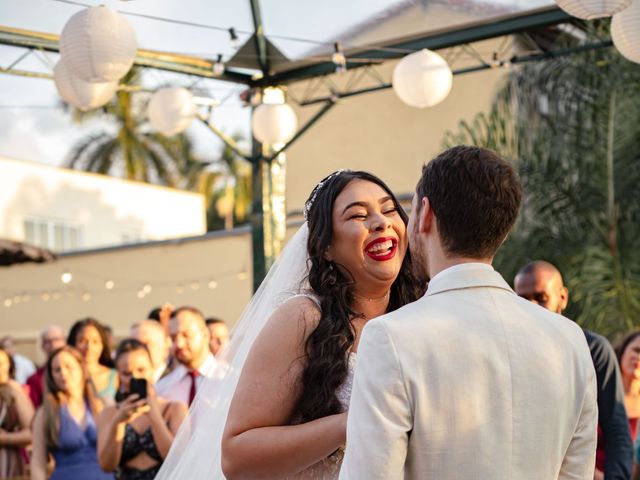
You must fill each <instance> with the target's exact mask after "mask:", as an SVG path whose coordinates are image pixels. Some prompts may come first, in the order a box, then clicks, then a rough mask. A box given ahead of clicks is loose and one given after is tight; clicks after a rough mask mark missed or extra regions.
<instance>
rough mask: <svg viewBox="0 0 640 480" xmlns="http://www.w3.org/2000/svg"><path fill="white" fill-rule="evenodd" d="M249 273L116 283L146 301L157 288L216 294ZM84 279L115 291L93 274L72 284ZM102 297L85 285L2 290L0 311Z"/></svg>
mask: <svg viewBox="0 0 640 480" xmlns="http://www.w3.org/2000/svg"><path fill="white" fill-rule="evenodd" d="M65 273H70V272H69V271H68V270H65ZM249 273H250V272H248V271H247V269H246V268H243V269H242V270H240V271H238V270H235V271H227V272H222V273H218V274H217V275H216V277H217V278H212V277H210V276H207V277H196V278H191V279H188V278H187V279H184V280H182V281H180V282H179V283H178V282H176V281H175V280H160V281H158V280H154V281H149V280H147V281H144V280H142V279H138V280H133V279H128V280H129V281H128V282H127V280H125V279H124V277H123V278H122V279H115V280H117V281H118V282H119V283H118V285H119V288H118V291H119V292H120V291H122V293H126V292H127V291H128V292H131V294H132V295H133V294H135V295H136V296H137V297H138V298H140V299H142V298H145V297H147V296H148V295H149V294H150V293H151V292H152V291H153V290H154V289H158V288H159V289H160V290H162V289H163V288H175V289H176V290H175V291H176V293H178V294H183V293H185V292H186V291H187V290H188V291H198V290H202V289H203V288H208V289H210V290H215V289H217V288H218V285H219V282H220V280H221V279H226V278H229V279H230V278H235V279H237V280H240V281H243V280H246V279H248V278H249ZM78 275H80V277H78ZM83 275H84V276H87V277H88V278H89V279H94V280H96V281H98V282H100V283H99V285H102V286H103V287H104V289H106V290H108V291H111V290H114V289H115V287H116V281H114V280H113V279H112V278H108V277H106V278H105V277H104V276H102V275H100V274H96V273H93V272H84V271H78V270H74V273H73V281H74V282H80V283H79V285H83V283H82V282H84V281H85V279H84V278H82V276H83ZM60 278H61V277H60ZM133 282H135V283H137V286H135V283H134V285H131V284H132V283H133ZM101 293H104V290H102V289H100V288H97V287H89V288H87V285H86V284H84V286H82V287H81V288H73V287H64V288H55V287H54V288H52V289H50V290H45V289H38V290H31V291H24V290H21V291H20V290H19V291H10V290H4V291H1V290H0V294H2V295H3V296H4V300H3V299H2V298H1V297H0V307H1V306H2V305H4V302H5V300H8V303H10V305H9V306H15V305H18V304H21V303H27V302H29V301H31V300H33V299H34V298H35V299H37V300H41V301H42V302H49V301H59V300H62V299H63V298H67V297H68V298H70V299H71V298H74V297H76V298H78V300H82V301H84V302H88V301H89V300H91V299H92V296H93V295H94V294H101Z"/></svg>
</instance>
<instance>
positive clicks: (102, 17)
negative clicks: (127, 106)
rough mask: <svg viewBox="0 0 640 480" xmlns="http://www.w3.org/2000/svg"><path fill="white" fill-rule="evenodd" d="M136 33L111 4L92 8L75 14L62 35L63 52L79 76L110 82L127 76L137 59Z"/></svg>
mask: <svg viewBox="0 0 640 480" xmlns="http://www.w3.org/2000/svg"><path fill="white" fill-rule="evenodd" d="M137 48H138V44H137V42H136V34H135V32H134V31H133V28H132V27H131V25H129V22H127V20H126V19H125V18H124V17H123V16H122V15H120V14H119V13H118V12H116V11H115V10H112V9H111V8H109V7H105V6H99V7H90V8H87V9H85V10H82V11H80V12H78V13H76V14H75V15H73V16H72V17H71V18H70V19H69V21H68V22H67V23H66V25H65V26H64V29H63V30H62V34H61V35H60V55H62V58H63V60H64V62H65V64H66V65H67V68H69V70H71V73H73V74H74V75H75V76H76V77H78V78H80V79H82V80H85V81H87V82H111V81H114V80H119V79H120V78H122V77H124V76H125V75H126V73H127V72H128V71H129V69H130V68H131V66H132V65H133V62H134V60H135V58H136V50H137Z"/></svg>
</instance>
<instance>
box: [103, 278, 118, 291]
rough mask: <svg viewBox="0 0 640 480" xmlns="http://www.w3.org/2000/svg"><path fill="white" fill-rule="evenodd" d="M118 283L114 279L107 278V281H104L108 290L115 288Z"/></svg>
mask: <svg viewBox="0 0 640 480" xmlns="http://www.w3.org/2000/svg"><path fill="white" fill-rule="evenodd" d="M115 286H116V284H115V282H114V281H113V280H107V281H106V282H104V288H106V289H107V290H113V287H115Z"/></svg>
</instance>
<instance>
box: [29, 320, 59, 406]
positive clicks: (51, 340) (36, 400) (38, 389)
mask: <svg viewBox="0 0 640 480" xmlns="http://www.w3.org/2000/svg"><path fill="white" fill-rule="evenodd" d="M66 343H67V342H66V338H65V335H64V332H63V330H62V328H61V327H59V326H57V325H51V326H49V327H47V328H45V329H44V330H43V331H42V333H41V334H40V348H41V349H42V351H43V352H44V355H45V359H46V358H49V355H51V353H52V352H53V351H54V350H57V349H58V348H60V347H63V346H64V345H65V344H66ZM44 368H45V366H44V365H42V366H41V367H38V369H37V370H36V372H35V373H34V374H33V375H31V376H30V377H29V378H28V379H27V386H28V387H29V398H30V399H31V402H32V403H33V406H34V407H35V408H38V407H39V406H40V405H41V404H42V397H43V395H44Z"/></svg>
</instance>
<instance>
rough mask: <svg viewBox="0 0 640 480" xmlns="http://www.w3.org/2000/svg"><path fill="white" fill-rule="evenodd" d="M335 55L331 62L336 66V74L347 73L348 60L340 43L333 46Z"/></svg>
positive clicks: (332, 56)
mask: <svg viewBox="0 0 640 480" xmlns="http://www.w3.org/2000/svg"><path fill="white" fill-rule="evenodd" d="M333 50H334V52H333V55H331V61H332V62H333V63H334V64H335V65H336V73H344V72H346V71H347V59H346V57H345V56H344V53H343V52H342V46H341V45H340V42H336V43H334V44H333Z"/></svg>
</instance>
